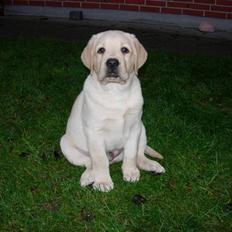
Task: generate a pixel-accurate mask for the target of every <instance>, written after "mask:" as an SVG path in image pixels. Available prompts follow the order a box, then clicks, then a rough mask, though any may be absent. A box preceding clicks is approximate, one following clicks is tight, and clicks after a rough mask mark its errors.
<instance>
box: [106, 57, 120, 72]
mask: <svg viewBox="0 0 232 232" xmlns="http://www.w3.org/2000/svg"><path fill="white" fill-rule="evenodd" d="M106 66H107V67H108V68H110V69H113V68H117V67H118V66H119V61H118V60H117V59H115V58H110V59H108V60H107V61H106Z"/></svg>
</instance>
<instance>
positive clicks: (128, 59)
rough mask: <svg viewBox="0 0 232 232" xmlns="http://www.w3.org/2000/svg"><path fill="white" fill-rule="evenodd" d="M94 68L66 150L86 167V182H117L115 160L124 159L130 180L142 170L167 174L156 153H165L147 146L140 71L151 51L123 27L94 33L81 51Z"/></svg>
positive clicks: (100, 185)
mask: <svg viewBox="0 0 232 232" xmlns="http://www.w3.org/2000/svg"><path fill="white" fill-rule="evenodd" d="M81 59H82V62H83V63H84V65H85V66H86V67H87V68H89V69H90V74H89V76H88V77H87V79H86V80H85V83H84V87H83V90H82V92H81V93H80V95H79V96H78V97H77V99H76V101H75V103H74V105H73V108H72V112H71V115H70V117H69V120H68V124H67V129H66V133H65V135H64V136H63V137H62V138H61V142H60V145H61V149H62V152H63V154H64V155H65V157H66V158H67V159H68V161H69V162H70V163H72V164H74V165H81V166H85V167H86V170H85V171H84V173H83V174H82V176H81V180H80V183H81V186H87V185H89V184H93V188H94V189H97V190H100V191H110V190H111V189H113V187H114V185H113V182H112V179H111V177H110V171H109V164H110V163H113V162H118V161H122V162H123V164H122V172H123V178H124V180H125V181H129V182H135V181H138V180H139V177H140V171H139V169H143V170H147V171H153V172H156V173H163V172H165V170H164V168H163V167H162V166H161V165H160V164H159V163H158V162H156V161H153V160H150V159H148V158H147V157H146V156H145V155H144V153H147V154H149V155H150V156H153V157H157V158H162V156H161V155H160V154H159V153H158V152H156V151H154V150H153V149H152V148H150V147H148V146H147V140H146V133H145V128H144V125H143V123H142V121H141V116H142V107H143V97H142V93H141V87H140V82H139V80H138V78H137V73H138V69H139V68H140V67H141V66H142V65H143V64H144V63H145V61H146V59H147V52H146V51H145V49H144V47H143V46H142V45H141V44H140V42H139V41H138V40H137V39H136V37H135V36H134V35H132V34H129V33H125V32H122V31H106V32H102V33H99V34H96V35H93V36H92V38H91V39H90V41H89V42H88V44H87V46H86V47H85V49H84V51H83V52H82V55H81Z"/></svg>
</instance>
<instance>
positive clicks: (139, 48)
mask: <svg viewBox="0 0 232 232" xmlns="http://www.w3.org/2000/svg"><path fill="white" fill-rule="evenodd" d="M131 36H132V40H133V44H134V48H135V72H136V73H138V70H139V69H140V68H141V67H142V66H143V65H144V63H145V62H146V60H147V51H146V50H145V48H144V47H143V45H142V44H141V43H140V42H139V40H138V39H137V38H136V37H135V35H133V34H131Z"/></svg>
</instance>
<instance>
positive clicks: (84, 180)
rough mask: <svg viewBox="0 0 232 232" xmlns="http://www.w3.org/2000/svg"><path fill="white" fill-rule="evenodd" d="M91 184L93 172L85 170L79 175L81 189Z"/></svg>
mask: <svg viewBox="0 0 232 232" xmlns="http://www.w3.org/2000/svg"><path fill="white" fill-rule="evenodd" d="M93 182H94V176H93V172H92V171H91V170H88V169H86V170H85V171H84V172H83V174H82V175H81V179H80V184H81V187H86V186H88V185H91V184H93Z"/></svg>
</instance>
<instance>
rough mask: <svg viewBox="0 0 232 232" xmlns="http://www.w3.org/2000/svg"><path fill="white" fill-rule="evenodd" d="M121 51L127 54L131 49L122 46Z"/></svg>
mask: <svg viewBox="0 0 232 232" xmlns="http://www.w3.org/2000/svg"><path fill="white" fill-rule="evenodd" d="M121 52H122V53H123V54H127V53H129V52H130V51H129V49H128V48H126V47H122V48H121Z"/></svg>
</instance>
